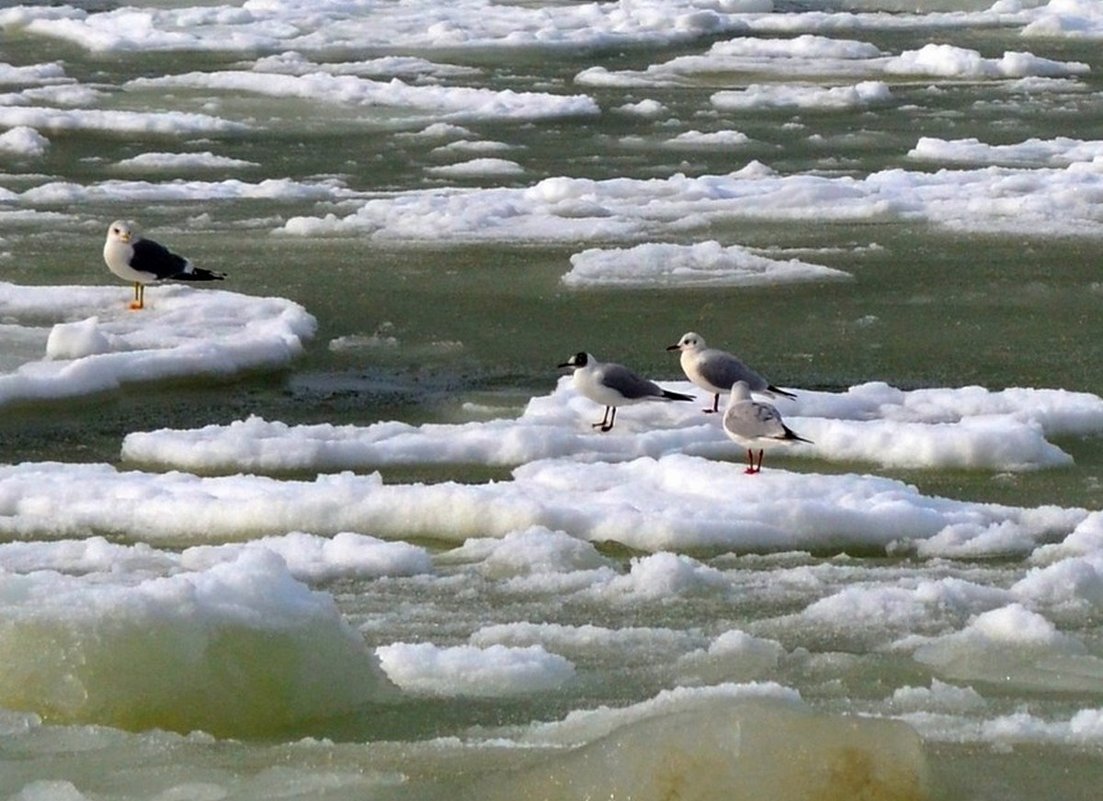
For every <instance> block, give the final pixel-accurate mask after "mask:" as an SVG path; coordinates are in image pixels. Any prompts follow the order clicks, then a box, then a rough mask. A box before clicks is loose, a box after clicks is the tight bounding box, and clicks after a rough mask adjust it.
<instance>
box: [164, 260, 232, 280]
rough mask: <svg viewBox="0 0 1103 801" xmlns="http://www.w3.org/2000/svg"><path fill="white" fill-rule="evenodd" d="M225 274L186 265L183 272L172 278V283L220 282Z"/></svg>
mask: <svg viewBox="0 0 1103 801" xmlns="http://www.w3.org/2000/svg"><path fill="white" fill-rule="evenodd" d="M225 277H226V273H220V272H217V271H216V270H205V269H203V268H202V267H192V266H191V264H188V265H187V266H186V267H185V268H184V269H183V270H181V271H180V272H178V273H177V274H176V275H174V276H172V278H171V279H170V280H172V281H221V280H222V279H224V278H225Z"/></svg>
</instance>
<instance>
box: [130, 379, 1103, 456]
mask: <svg viewBox="0 0 1103 801" xmlns="http://www.w3.org/2000/svg"><path fill="white" fill-rule="evenodd" d="M664 386H667V387H668V388H671V389H674V390H675V391H680V392H688V393H691V394H695V393H696V394H699V393H698V390H696V389H695V388H694V387H693V386H692V385H691V384H689V382H687V381H666V382H664ZM702 402H704V401H703V400H702ZM778 403H779V404H780V405H781V406H783V407H784V414H785V416H786V419H787V420H789V421H790V422H791V423H792V424H793V425H794V426H797V425H799V426H800V430H801V431H803V432H804V433H805V434H806V435H807V436H808V438H809V439H812V440H813V444H812V445H806V446H802V448H800V449H794V450H793V451H792V453H791V455H792V457H794V458H795V457H815V458H820V459H835V460H839V461H863V462H870V463H874V464H879V465H883V466H888V467H911V468H968V469H995V470H1029V469H1038V468H1041V467H1060V466H1067V465H1069V464H1071V461H1072V460H1071V457H1070V456H1069V455H1068V454H1067V453H1065V452H1064V451H1063V450H1061V449H1060V448H1059V447H1058V446H1056V445H1054V444H1052V443H1051V442H1049V440H1048V439H1047V437H1061V436H1083V435H1087V434H1092V433H1098V432H1099V431H1100V430H1103V399H1100V398H1099V397H1098V396H1096V395H1091V394H1088V393H1077V392H1070V391H1066V390H1044V389H1014V388H1012V389H1006V390H1001V391H998V392H993V391H991V390H987V389H984V388H983V387H963V388H958V389H950V388H947V389H929V390H912V391H910V392H905V391H902V390H899V389H896V388H894V387H890V386H888V385H887V384H883V383H877V382H874V383H869V384H862V385H859V386H856V387H852V388H851V389H849V390H847V391H846V392H843V393H829V392H813V391H803V390H798V397H797V399H796V400H795V401H790V400H783V401H778ZM684 407H690V408H684ZM599 412H600V409H599V408H598V407H596V406H595V405H594V404H593V403H592V402H590V401H588V400H587V399H585V398H583V397H582V396H580V395H579V394H578V393H577V392H576V391H575V390H574V388H573V387H572V386H571V384H570V382H569V380H568V379H565V378H564V379H561V381H560V384H559V385H558V386H557V388H556V390H555V392H554V393H552V394H551V395H547V396H541V397H536V398H533V399H532V400H531V401H530V402H529V404H528V406H527V408H526V409H525V411H524V413H523V414H522V415H521V416H520V417H519V418H516V419H513V418H499V419H494V420H489V421H473V422H469V423H455V424H425V425H422V426H414V425H410V424H407V423H403V422H399V421H383V422H379V423H373V424H370V425H367V426H355V425H343V426H337V425H332V424H326V423H322V424H315V425H303V426H289V425H287V424H286V423H281V422H278V421H267V420H263V419H261V418H259V417H250V418H248V419H245V420H239V421H236V422H233V423H230V424H228V425H210V426H205V427H202V428H199V429H192V430H172V429H162V430H159V431H149V432H133V433H131V434H128V435H127V436H126V438H125V440H124V442H123V448H122V456H123V458H124V459H126V460H128V461H131V462H134V463H138V464H144V465H149V466H153V465H157V466H161V467H172V468H178V469H186V470H193V471H198V472H204V473H210V472H233V471H238V470H245V471H260V472H267V473H279V472H289V471H297V470H314V471H319V470H320V471H335V470H344V469H372V468H376V467H387V466H392V465H400V464H489V465H498V466H512V465H520V464H524V463H526V462H531V461H536V460H539V459H551V458H562V457H572V458H578V459H585V460H592V459H603V460H607V461H624V460H629V459H634V458H637V457H641V456H648V457H656V458H657V457H661V456H664V455H667V454H673V453H680V452H681V453H693V454H700V455H708V456H713V457H726V458H735V457H738V456H739V455H740V453H739V452H738V449H737V448H736V447H735V446H733V445H731V443H730V442H728V440H727V438H726V437H725V435H724V433H723V431H722V430H721V428H720V426H719V423H718V422H717V421H716V420H714V419H712V418H710V417H707V416H705V415H702V414H701V412H700V409H699V408H698V406H697V405H692V406H691V405H690V404H685V405H684V406H683V405H680V404H651V405H643V406H635V407H632V408H629V409H625V410H624V412H623V413H622V414H621V415H620V419H619V420H618V422H619V423H620V425H619V426H618V428H617V431H616V432H615V435H609V436H599V435H595V434H594V432H593V431H592V430H591V429H590V426H589V422H592V420H591V418H592V417H594V415H596V414H598V413H599Z"/></svg>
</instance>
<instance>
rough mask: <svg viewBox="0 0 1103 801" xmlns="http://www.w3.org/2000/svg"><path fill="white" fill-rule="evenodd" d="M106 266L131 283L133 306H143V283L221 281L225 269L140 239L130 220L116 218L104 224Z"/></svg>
mask: <svg viewBox="0 0 1103 801" xmlns="http://www.w3.org/2000/svg"><path fill="white" fill-rule="evenodd" d="M103 260H104V261H105V262H106V263H107V268H108V269H109V270H111V272H113V273H114V274H115V275H117V276H119V278H121V279H123V280H124V281H130V282H131V283H133V284H134V300H133V301H131V303H130V308H132V309H135V310H136V309H143V308H145V293H146V284H152V283H154V282H155V281H221V280H222V279H223V278H225V277H226V274H225V273H219V272H215V271H214V270H205V269H203V268H202V267H196V266H194V265H193V264H192V263H191V262H190V261H188V260H187V259H185V258H184V257H183V256H178V255H176V254H175V253H173V252H172V251H171V250H169V249H168V248H166V247H165V246H164V245H162V244H159V243H157V242H154V241H153V240H152V239H143V238H142V236H141V235H140V234H139V233H138V231H137V228H136V226H135V225H134V224H133V223H130V222H126V221H124V220H116V221H115V222H113V223H111V225H110V226H108V228H107V240H106V241H105V242H104V243H103Z"/></svg>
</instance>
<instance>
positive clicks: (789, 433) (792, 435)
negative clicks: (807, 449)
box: [783, 426, 816, 445]
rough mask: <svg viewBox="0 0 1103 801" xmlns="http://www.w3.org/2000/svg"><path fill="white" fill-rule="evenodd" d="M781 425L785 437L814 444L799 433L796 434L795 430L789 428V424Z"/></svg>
mask: <svg viewBox="0 0 1103 801" xmlns="http://www.w3.org/2000/svg"><path fill="white" fill-rule="evenodd" d="M783 427H784V428H785V439H788V440H795V441H796V442H807V443H808V444H809V445H815V444H816V443H814V442H813V441H812V440H810V439H805V438H804V437H802V436H801V435H800V434H798V433H797V432H796V431H794V430H793V429H791V428H789V426H783Z"/></svg>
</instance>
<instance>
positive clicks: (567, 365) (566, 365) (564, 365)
mask: <svg viewBox="0 0 1103 801" xmlns="http://www.w3.org/2000/svg"><path fill="white" fill-rule="evenodd" d="M558 366H559V367H570V366H571V363H570V362H563V364H560V365H558Z"/></svg>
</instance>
